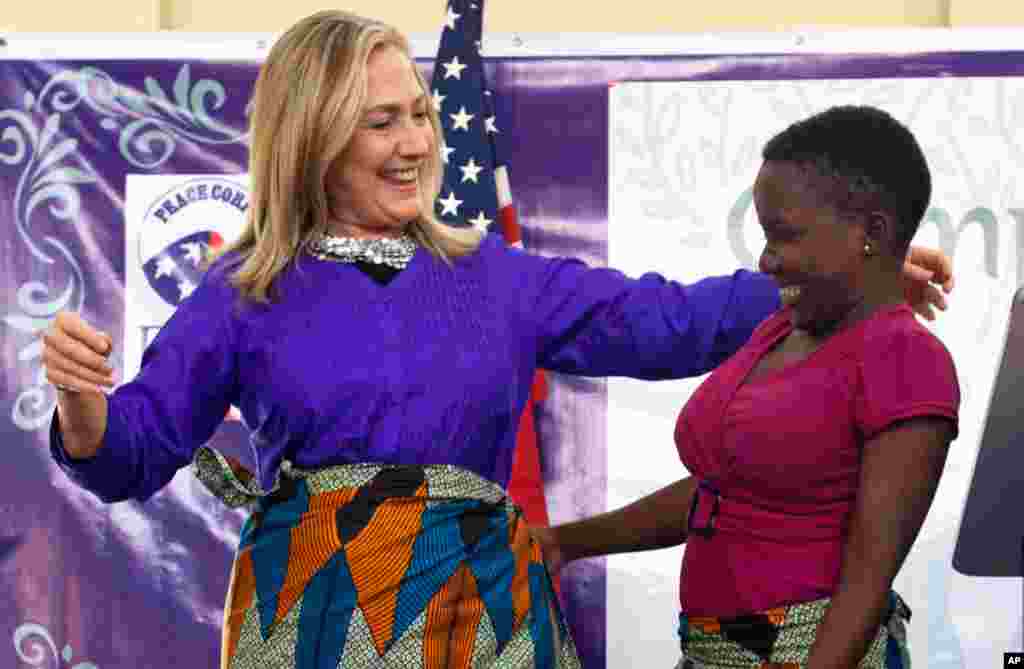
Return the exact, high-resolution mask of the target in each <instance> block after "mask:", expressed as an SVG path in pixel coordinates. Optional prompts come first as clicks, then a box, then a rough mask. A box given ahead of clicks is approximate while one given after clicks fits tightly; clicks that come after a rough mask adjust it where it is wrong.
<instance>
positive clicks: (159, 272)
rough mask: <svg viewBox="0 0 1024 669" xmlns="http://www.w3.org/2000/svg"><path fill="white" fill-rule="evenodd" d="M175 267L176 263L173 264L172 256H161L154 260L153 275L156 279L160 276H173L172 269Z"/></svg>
mask: <svg viewBox="0 0 1024 669" xmlns="http://www.w3.org/2000/svg"><path fill="white" fill-rule="evenodd" d="M177 268H178V267H177V265H175V264H174V258H171V257H169V256H163V257H162V258H160V259H159V260H157V261H156V272H155V276H156V278H158V279H159V278H160V277H162V276H174V270H176V269H177Z"/></svg>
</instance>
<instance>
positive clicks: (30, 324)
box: [0, 93, 97, 430]
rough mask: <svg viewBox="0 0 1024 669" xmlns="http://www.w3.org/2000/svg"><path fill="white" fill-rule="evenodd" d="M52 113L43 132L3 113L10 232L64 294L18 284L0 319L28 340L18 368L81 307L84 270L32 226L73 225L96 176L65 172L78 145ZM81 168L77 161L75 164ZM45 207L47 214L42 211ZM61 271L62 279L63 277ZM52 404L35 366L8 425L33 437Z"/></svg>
mask: <svg viewBox="0 0 1024 669" xmlns="http://www.w3.org/2000/svg"><path fill="white" fill-rule="evenodd" d="M46 102H47V99H46V98H40V99H39V100H37V99H36V98H35V96H33V95H32V94H31V93H28V94H26V96H25V107H26V108H27V109H28V110H31V109H32V108H33V107H36V108H38V109H39V110H40V111H42V110H43V107H44V105H45V103H46ZM52 102H53V104H52V106H53V109H54V111H52V113H50V114H49V115H47V116H45V121H43V124H42V128H39V127H38V126H37V122H36V119H37V118H39V117H41V114H38V115H33V114H30V113H29V112H28V111H20V110H17V109H5V110H2V111H0V166H2V165H7V166H12V167H16V168H19V169H20V175H19V177H18V181H17V186H16V187H15V192H14V202H13V205H14V206H13V209H14V227H15V230H16V231H17V233H18V236H19V238H20V239H21V241H22V242H23V243H24V244H25V246H26V248H27V249H28V252H29V253H30V254H31V256H32V258H33V259H34V260H36V261H38V262H39V263H41V264H42V265H48V266H50V267H51V270H50V271H48V274H50V275H52V274H54V272H53V271H52V270H56V272H55V274H56V276H57V277H58V280H61V281H62V283H63V287H54V286H52V285H49V284H48V283H44V282H43V281H39V280H29V281H26V282H25V283H23V284H22V285H21V286H20V287H19V288H18V292H17V297H16V300H15V305H14V307H15V310H14V311H8V312H6V313H4V314H3V318H2V320H3V322H4V323H5V324H6V325H8V326H9V327H11V328H13V329H14V330H16V331H18V332H20V333H22V334H23V335H28V336H29V337H30V339H29V340H28V343H27V344H25V345H24V346H23V347H22V348H21V350H19V351H18V362H19V363H22V364H29V365H35V364H37V361H38V360H39V359H40V358H41V357H42V342H41V340H40V339H39V335H40V334H41V333H42V332H43V331H44V330H45V329H46V328H47V327H48V326H49V324H50V322H51V321H52V320H53V318H54V316H56V314H57V312H59V311H61V310H63V309H69V310H75V311H80V310H81V308H82V303H83V301H84V297H85V296H84V293H83V286H84V282H83V280H82V269H81V266H80V264H79V262H78V261H77V260H76V259H75V257H74V255H73V254H72V253H71V251H70V250H69V249H68V247H67V246H66V245H65V244H64V243H63V242H61V240H59V239H57V238H56V237H52V236H50V235H41V236H39V235H37V234H36V233H35V232H34V230H33V226H32V223H33V222H34V221H35V220H37V219H38V218H39V216H40V215H43V214H48V215H49V218H51V219H53V220H57V221H62V222H71V221H74V220H75V219H76V218H77V216H78V213H79V210H80V208H81V198H80V196H79V192H78V188H79V187H80V186H83V185H87V184H92V183H95V182H96V180H97V179H96V175H95V174H93V173H92V172H91V171H88V169H87V168H84V167H82V166H75V165H69V164H68V159H69V157H71V156H73V155H75V154H76V152H77V150H78V140H77V139H73V138H62V136H61V132H60V126H61V120H62V112H61V111H60V107H61V104H60V100H58V99H53V101H52ZM79 162H80V161H79ZM44 205H46V206H44ZM61 270H63V271H61ZM54 404H56V397H55V395H54V393H53V390H52V388H50V387H49V386H48V385H47V384H46V379H45V376H44V371H43V369H42V366H41V365H40V366H39V367H38V369H36V371H35V373H34V376H33V381H32V385H30V386H29V387H28V388H27V389H25V390H23V391H22V392H21V393H20V394H19V395H18V397H17V398H16V399H15V401H14V406H13V409H12V411H11V419H12V420H13V422H14V424H15V425H16V426H18V427H19V428H20V429H22V430H35V429H38V428H40V427H42V426H43V425H45V424H46V422H47V421H48V419H49V414H50V411H51V410H52V409H53V406H54Z"/></svg>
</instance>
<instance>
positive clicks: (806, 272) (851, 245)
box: [754, 161, 867, 333]
mask: <svg viewBox="0 0 1024 669" xmlns="http://www.w3.org/2000/svg"><path fill="white" fill-rule="evenodd" d="M830 184H833V182H832V180H830V179H828V178H827V177H824V176H822V175H820V174H818V173H817V172H816V171H815V170H814V169H813V168H812V167H810V166H808V165H803V164H800V163H794V162H785V161H766V162H765V163H764V164H763V165H762V166H761V170H760V172H758V175H757V180H756V181H755V183H754V207H755V208H756V210H757V218H758V221H759V223H760V225H761V228H762V229H763V230H764V234H765V242H766V243H765V248H764V251H763V252H762V253H761V258H760V262H759V266H760V269H761V271H762V272H764V273H766V274H769V275H771V276H772V277H773V278H774V279H775V280H776V281H777V282H778V284H779V287H780V296H781V298H782V304H783V306H788V307H792V308H793V324H794V326H795V327H797V328H800V329H802V330H807V331H808V332H811V333H822V332H827V331H828V330H830V329H831V328H832V327H834V326H835V325H836V324H837V323H839V322H840V321H841V320H842V319H843V318H844V317H845V316H846V315H847V314H849V313H850V311H851V310H852V309H853V308H854V307H856V306H857V304H859V303H860V302H861V301H862V299H863V297H862V295H863V288H862V286H863V282H864V272H865V263H864V244H865V241H866V239H867V236H866V234H865V230H864V227H863V225H861V224H858V223H857V222H854V221H850V220H848V219H847V218H844V217H842V216H841V215H840V212H839V211H838V209H837V208H836V206H835V205H834V204H831V203H830V201H829V186H830Z"/></svg>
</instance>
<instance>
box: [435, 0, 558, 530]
mask: <svg viewBox="0 0 1024 669" xmlns="http://www.w3.org/2000/svg"><path fill="white" fill-rule="evenodd" d="M483 12H484V2H483V0H449V2H448V5H447V10H446V12H445V25H444V27H443V28H442V30H441V45H440V47H439V48H438V51H437V59H436V60H435V62H434V75H433V79H432V81H431V84H430V89H431V96H432V99H433V104H434V109H436V110H437V112H438V114H439V115H440V117H441V125H442V127H443V128H444V139H443V142H442V144H441V156H442V158H443V160H444V163H445V165H444V183H443V184H442V186H441V194H440V196H439V198H438V200H437V214H438V217H439V218H440V220H441V221H442V222H444V223H447V224H449V225H455V226H466V225H472V226H474V227H476V228H478V229H480V230H484V231H486V230H499V231H500V232H501V234H502V236H503V237H504V239H505V242H506V243H508V244H512V245H515V246H520V247H521V246H522V235H521V234H520V232H519V224H518V222H517V221H516V211H515V207H514V206H513V205H512V192H511V189H510V187H509V179H508V166H507V164H506V163H505V158H504V154H503V153H501V151H500V143H501V140H502V127H501V124H500V123H499V122H498V120H497V118H496V116H495V113H494V100H493V98H492V95H491V92H490V91H489V90H487V82H486V79H485V75H484V67H483V58H482V57H481V55H480V49H481V40H482V37H483ZM546 394H547V385H546V382H545V379H544V375H543V373H542V372H540V371H538V372H537V374H536V376H535V377H534V381H533V388H532V392H531V395H530V399H529V401H528V402H527V404H526V408H525V409H524V411H523V415H522V417H521V419H520V422H519V432H518V434H517V436H516V452H515V457H514V459H513V464H512V477H511V479H510V481H509V486H508V488H509V494H510V495H511V497H512V499H513V500H514V501H515V502H516V504H518V505H519V506H520V507H521V508H522V509H523V512H524V513H525V515H526V519H527V521H529V522H530V523H533V524H539V525H547V524H548V513H547V504H546V503H545V501H544V488H543V479H542V478H541V470H540V454H539V451H538V447H537V432H536V429H535V425H534V414H533V405H534V403H535V402H538V401H541V400H543V399H544V397H545V396H546Z"/></svg>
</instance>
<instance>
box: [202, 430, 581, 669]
mask: <svg viewBox="0 0 1024 669" xmlns="http://www.w3.org/2000/svg"><path fill="white" fill-rule="evenodd" d="M193 466H194V469H195V473H196V475H197V476H198V477H199V479H200V480H201V481H202V482H203V483H204V484H205V485H206V486H207V487H208V488H209V489H210V490H211V491H212V492H214V494H215V495H217V496H218V497H219V498H220V499H221V500H223V501H224V502H225V503H227V504H229V505H230V506H233V507H241V506H250V507H253V513H252V515H251V516H250V518H249V519H248V520H247V521H246V523H245V525H244V526H243V529H242V536H241V539H240V543H239V548H238V553H237V556H236V558H235V562H234V565H233V567H232V574H231V584H230V586H229V588H228V594H227V601H226V604H225V620H224V630H223V638H222V650H221V667H222V669H255V668H256V667H259V668H260V669H277V668H281V669H293V668H295V669H314V668H315V669H334V668H335V667H346V668H347V667H359V668H362V667H403V668H404V667H409V668H413V667H426V668H429V667H445V668H455V667H459V668H462V667H466V668H470V667H472V668H476V667H495V668H500V667H551V668H558V669H561V668H571V667H579V666H580V661H579V658H578V656H577V653H576V647H575V644H574V643H573V640H572V637H571V635H570V633H569V630H568V628H567V626H566V623H565V619H564V618H563V616H562V613H561V610H560V608H559V604H558V599H557V597H556V596H555V592H554V590H553V588H552V582H551V579H550V577H549V575H548V572H547V570H546V568H545V566H544V563H543V560H542V559H541V554H540V547H539V546H538V545H537V544H536V543H535V542H534V541H532V539H531V538H530V534H529V531H528V529H527V525H526V522H525V521H524V519H523V517H522V514H521V513H520V512H519V510H518V509H517V508H516V507H515V506H513V505H512V503H511V502H510V501H509V500H508V499H507V497H506V495H505V492H504V491H503V490H502V489H501V487H500V486H498V485H496V484H495V483H492V482H490V481H487V480H485V479H483V478H481V477H479V476H477V475H476V474H474V473H471V472H469V471H466V470H464V469H460V468H458V467H454V466H446V465H429V466H390V465H375V464H356V465H342V466H335V467H329V468H325V469H322V470H318V471H315V472H301V471H298V470H295V469H292V468H291V467H288V466H287V465H286V466H285V467H283V468H282V474H280V475H279V476H278V481H277V484H276V485H275V486H274V488H273V489H272V490H271V491H270V492H269V493H263V492H261V491H260V490H259V488H258V484H257V483H256V482H255V481H254V480H253V477H252V475H251V474H250V473H249V472H247V471H245V470H244V469H243V468H241V467H240V466H239V465H238V464H237V463H236V462H234V461H228V460H227V459H226V458H224V457H223V456H222V455H220V454H219V453H217V452H216V451H213V450H212V449H209V448H203V449H200V451H199V452H198V453H197V455H196V458H195V461H194V463H193Z"/></svg>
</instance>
